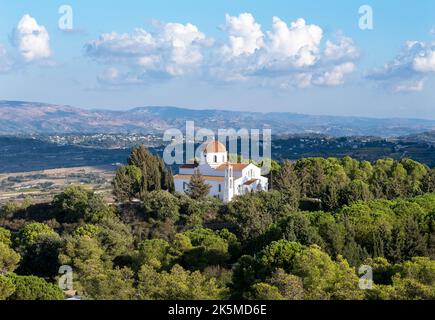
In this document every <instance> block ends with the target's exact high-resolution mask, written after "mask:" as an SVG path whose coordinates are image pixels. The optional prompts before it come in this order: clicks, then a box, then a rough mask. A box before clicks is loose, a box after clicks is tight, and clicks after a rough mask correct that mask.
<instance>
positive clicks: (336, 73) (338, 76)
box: [314, 62, 355, 86]
mask: <svg viewBox="0 0 435 320" xmlns="http://www.w3.org/2000/svg"><path fill="white" fill-rule="evenodd" d="M354 70H355V64H353V63H352V62H346V63H343V64H340V65H338V66H335V67H333V68H332V70H330V71H325V72H324V73H323V74H321V75H320V76H319V77H317V78H316V79H315V80H314V83H315V84H318V85H325V86H338V85H340V84H343V83H344V77H345V76H346V75H347V74H350V73H352V72H353V71H354Z"/></svg>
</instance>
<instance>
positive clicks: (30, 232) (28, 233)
mask: <svg viewBox="0 0 435 320" xmlns="http://www.w3.org/2000/svg"><path fill="white" fill-rule="evenodd" d="M44 237H54V238H59V235H58V234H57V233H56V231H54V230H53V229H52V228H50V227H49V226H48V225H46V224H44V223H38V222H35V223H30V224H28V225H26V226H25V227H24V228H23V229H21V230H20V232H19V234H18V238H17V241H18V243H17V245H18V246H21V247H22V248H26V247H29V246H31V245H33V244H35V243H37V242H38V241H39V239H41V238H44Z"/></svg>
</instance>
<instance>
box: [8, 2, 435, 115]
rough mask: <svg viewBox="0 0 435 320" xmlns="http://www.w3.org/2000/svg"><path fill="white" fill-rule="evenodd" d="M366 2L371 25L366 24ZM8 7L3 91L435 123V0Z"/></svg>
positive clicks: (17, 95)
mask: <svg viewBox="0 0 435 320" xmlns="http://www.w3.org/2000/svg"><path fill="white" fill-rule="evenodd" d="M64 4H67V5H70V6H71V8H72V10H73V20H72V22H73V29H72V30H69V31H68V32H66V31H62V30H60V29H59V27H58V21H59V18H60V17H61V15H60V14H59V13H58V9H59V7H60V6H61V5H64ZM364 4H367V5H370V6H371V7H372V9H373V23H374V24H373V30H361V29H360V28H359V19H360V14H359V13H358V9H359V8H360V6H361V5H364ZM0 12H1V19H0V99H5V100H29V101H43V102H50V103H59V104H70V105H75V106H80V107H84V108H107V109H123V108H130V107H136V106H145V105H176V106H182V107H189V108H219V109H233V110H235V109H237V110H254V111H288V112H298V113H309V114H331V115H361V116H373V117H418V118H431V119H435V105H434V101H435V90H433V88H434V85H435V34H433V33H431V30H432V29H433V28H434V27H435V15H434V12H435V2H434V1H431V0H421V1H408V0H402V1H393V0H383V1H354V0H341V1H339V0H333V1H289V0H282V1H280V0H275V1H273V0H272V1H260V0H243V1H238V0H219V1H214V0H213V1H193V0H190V1H186V0H172V1H166V0H163V1H129V0H125V1H83V0H82V1H68V2H67V1H50V0H47V1H44V2H43V3H42V2H41V1H36V0H33V1H25V0H23V1H6V0H0ZM274 17H275V18H274ZM302 19H303V20H302ZM433 31H434V30H433Z"/></svg>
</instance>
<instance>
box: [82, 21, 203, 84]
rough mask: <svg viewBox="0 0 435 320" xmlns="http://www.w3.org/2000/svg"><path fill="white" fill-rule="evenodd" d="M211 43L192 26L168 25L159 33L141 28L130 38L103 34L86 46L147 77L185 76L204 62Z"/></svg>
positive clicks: (96, 55)
mask: <svg viewBox="0 0 435 320" xmlns="http://www.w3.org/2000/svg"><path fill="white" fill-rule="evenodd" d="M210 43H211V39H209V38H207V37H206V36H205V34H203V33H202V32H200V31H199V29H198V28H197V27H196V26H195V25H193V24H190V23H188V24H185V25H183V24H180V23H167V24H164V25H161V26H160V27H159V28H158V30H157V32H156V33H150V32H147V31H146V30H144V29H142V28H138V29H136V30H135V31H134V32H133V33H131V34H127V33H124V34H119V33H116V32H112V33H105V34H102V35H101V36H100V37H99V39H97V40H94V41H90V42H88V43H87V44H86V45H85V49H86V53H87V54H88V55H89V56H90V57H93V58H95V59H97V60H102V61H104V62H107V63H111V64H121V65H127V66H130V67H132V68H139V69H140V71H142V72H145V73H155V74H161V75H166V76H182V75H184V74H186V73H189V72H191V71H193V70H195V69H196V68H198V67H199V66H200V65H201V63H202V61H203V54H202V52H201V49H202V48H203V47H206V46H209V45H210Z"/></svg>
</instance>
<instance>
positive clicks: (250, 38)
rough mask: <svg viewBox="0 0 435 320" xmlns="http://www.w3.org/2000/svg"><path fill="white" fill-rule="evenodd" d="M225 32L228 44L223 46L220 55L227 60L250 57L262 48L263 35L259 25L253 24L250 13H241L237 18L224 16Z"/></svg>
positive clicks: (253, 20)
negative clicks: (226, 57)
mask: <svg viewBox="0 0 435 320" xmlns="http://www.w3.org/2000/svg"><path fill="white" fill-rule="evenodd" d="M225 19H226V25H225V30H226V31H227V32H228V34H229V44H228V45H224V46H223V48H222V53H223V54H224V55H228V57H229V58H232V57H238V56H240V55H243V54H246V55H251V54H253V53H255V51H256V50H258V49H260V48H262V47H263V46H264V41H263V39H264V33H263V32H262V31H261V25H260V24H258V23H257V22H255V19H254V17H253V16H252V14H250V13H241V14H240V15H239V16H238V17H232V16H230V15H228V14H226V15H225Z"/></svg>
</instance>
